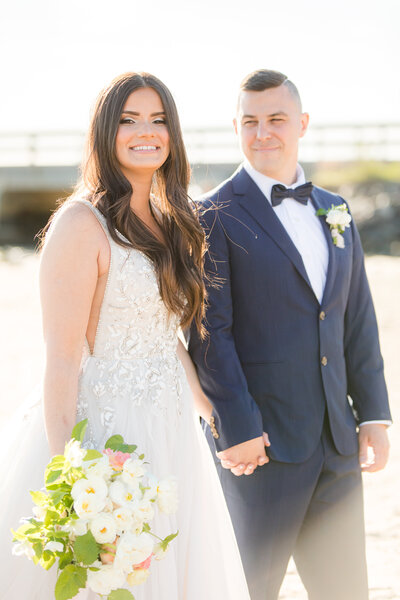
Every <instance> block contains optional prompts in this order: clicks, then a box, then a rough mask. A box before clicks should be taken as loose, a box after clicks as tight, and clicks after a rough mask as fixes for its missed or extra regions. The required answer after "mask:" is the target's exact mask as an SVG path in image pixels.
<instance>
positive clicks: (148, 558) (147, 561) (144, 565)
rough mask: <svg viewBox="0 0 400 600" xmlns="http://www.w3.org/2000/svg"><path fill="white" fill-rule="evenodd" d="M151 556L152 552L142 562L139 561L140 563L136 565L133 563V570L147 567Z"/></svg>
mask: <svg viewBox="0 0 400 600" xmlns="http://www.w3.org/2000/svg"><path fill="white" fill-rule="evenodd" d="M152 558H153V553H151V554H150V556H148V557H147V558H146V560H144V561H143V562H141V563H139V564H137V565H133V568H134V569H135V571H138V570H140V569H149V568H150V564H151V559H152Z"/></svg>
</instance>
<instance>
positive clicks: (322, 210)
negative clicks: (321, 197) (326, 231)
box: [315, 208, 328, 217]
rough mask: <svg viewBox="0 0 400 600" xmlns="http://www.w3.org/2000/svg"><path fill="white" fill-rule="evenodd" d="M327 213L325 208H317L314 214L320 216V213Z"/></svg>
mask: <svg viewBox="0 0 400 600" xmlns="http://www.w3.org/2000/svg"><path fill="white" fill-rule="evenodd" d="M327 213H328V211H327V210H325V208H319V209H318V210H317V212H316V213H315V214H316V215H318V216H319V217H320V216H322V215H326V214H327Z"/></svg>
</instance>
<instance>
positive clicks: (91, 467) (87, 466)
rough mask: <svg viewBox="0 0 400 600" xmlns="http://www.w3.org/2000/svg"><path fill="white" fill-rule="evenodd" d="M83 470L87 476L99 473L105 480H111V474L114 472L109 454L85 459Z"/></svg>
mask: <svg viewBox="0 0 400 600" xmlns="http://www.w3.org/2000/svg"><path fill="white" fill-rule="evenodd" d="M83 470H84V472H85V473H86V475H87V476H89V475H97V476H98V477H101V478H102V479H104V480H105V481H109V480H110V479H111V475H112V474H113V473H114V471H113V469H112V467H111V466H110V462H109V460H108V456H103V457H102V458H95V459H94V460H88V461H85V462H84V463H83Z"/></svg>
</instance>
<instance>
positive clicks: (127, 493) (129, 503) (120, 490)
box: [109, 480, 139, 508]
mask: <svg viewBox="0 0 400 600" xmlns="http://www.w3.org/2000/svg"><path fill="white" fill-rule="evenodd" d="M138 493H139V489H137V490H133V489H132V487H128V486H127V485H125V484H124V483H123V482H122V481H119V480H117V481H113V482H112V484H111V485H110V488H109V494H110V498H111V500H112V501H113V502H114V504H116V505H117V506H125V507H127V508H135V507H136V505H137V502H138V499H137V496H138Z"/></svg>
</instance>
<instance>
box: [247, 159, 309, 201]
mask: <svg viewBox="0 0 400 600" xmlns="http://www.w3.org/2000/svg"><path fill="white" fill-rule="evenodd" d="M243 168H244V170H245V171H246V173H247V174H248V175H249V176H250V177H251V179H252V180H253V181H254V183H255V184H256V185H257V186H258V187H259V188H260V190H261V191H262V193H263V194H264V196H265V197H266V198H267V200H268V202H269V203H271V190H272V186H274V185H275V184H277V183H280V184H281V185H285V184H284V183H282V181H277V180H276V179H272V177H268V176H267V175H263V173H260V171H257V170H256V169H255V168H254V167H253V166H252V165H251V164H250V163H249V161H248V160H245V161H244V163H243ZM305 182H306V178H305V175H304V171H303V169H302V167H301V166H300V165H299V164H297V167H296V181H295V182H294V183H292V185H289V186H287V185H285V187H289V188H296V187H297V186H299V185H303V183H305Z"/></svg>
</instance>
